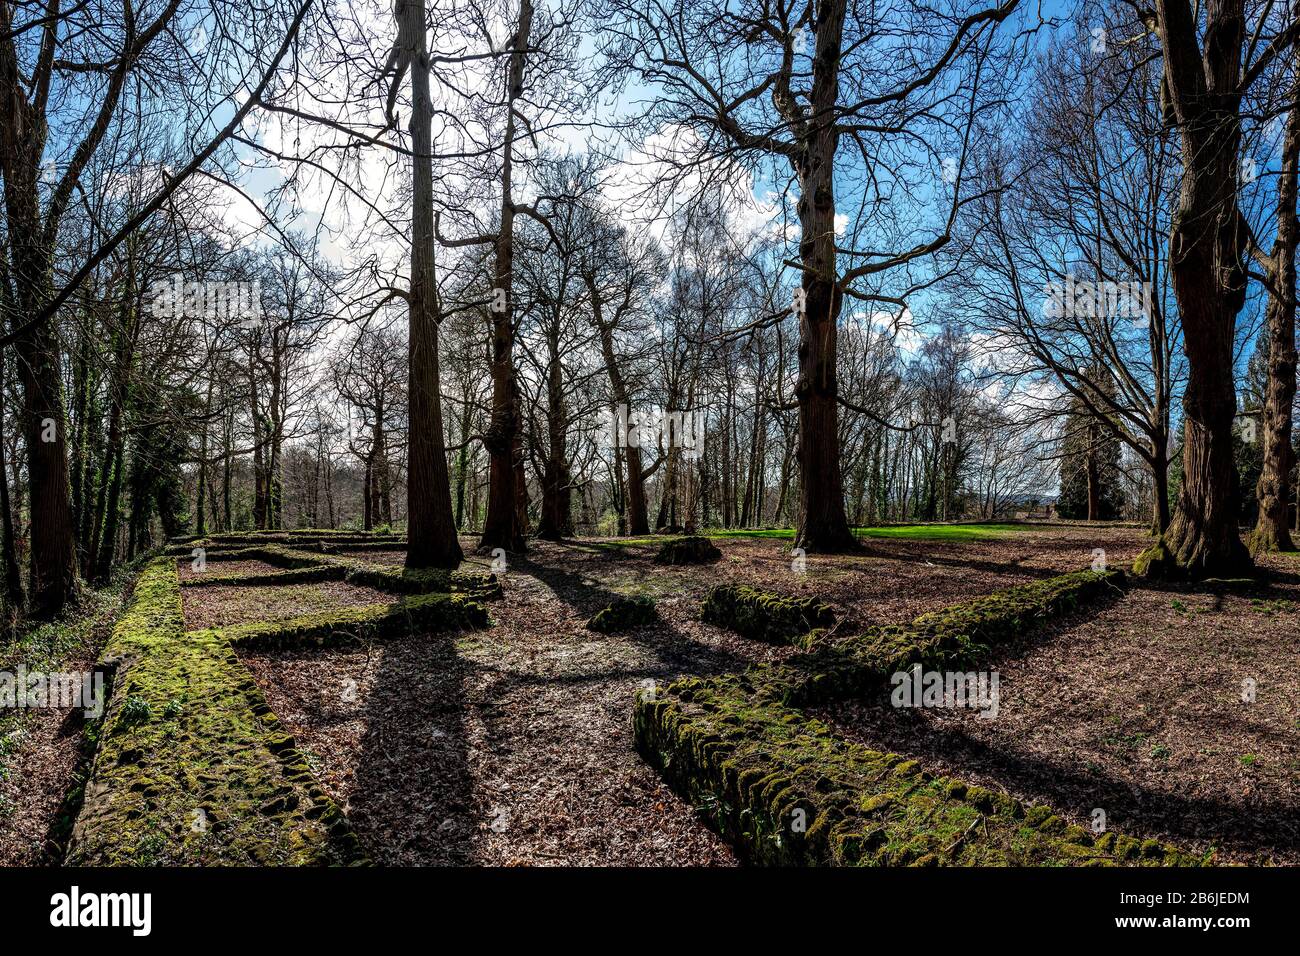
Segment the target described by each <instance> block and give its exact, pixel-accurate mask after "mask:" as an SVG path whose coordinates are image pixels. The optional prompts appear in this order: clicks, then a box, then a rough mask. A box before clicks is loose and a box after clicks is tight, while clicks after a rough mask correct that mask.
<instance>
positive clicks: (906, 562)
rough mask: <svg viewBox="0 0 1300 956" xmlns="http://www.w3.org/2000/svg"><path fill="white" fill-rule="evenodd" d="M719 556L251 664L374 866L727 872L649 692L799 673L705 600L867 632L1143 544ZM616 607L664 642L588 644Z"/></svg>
mask: <svg viewBox="0 0 1300 956" xmlns="http://www.w3.org/2000/svg"><path fill="white" fill-rule="evenodd" d="M465 544H466V545H467V546H469V545H471V544H472V542H470V541H468V540H467V541H466V542H465ZM718 544H719V545H720V547H721V548H722V551H723V555H724V557H723V560H722V562H720V563H719V564H717V565H715V566H712V567H707V568H695V567H692V568H665V567H660V566H657V565H655V564H653V563H652V562H651V560H650V559H651V556H652V555H653V553H654V550H655V544H654V543H653V542H648V543H645V544H632V545H629V544H626V543H624V542H598V541H597V542H592V541H582V542H566V543H562V544H549V543H545V542H535V543H533V544H532V545H531V546H530V551H529V554H528V556H527V558H526V559H522V560H516V561H514V562H513V563H512V564H511V566H510V568H509V570H508V572H507V574H506V577H505V598H504V600H502V601H500V602H496V603H494V604H493V605H492V606H491V613H492V616H493V619H494V621H495V626H494V627H492V628H491V629H489V630H486V631H482V632H477V633H474V634H468V635H462V636H459V637H451V636H435V637H415V638H408V639H406V640H402V641H390V642H386V643H384V644H383V645H381V646H376V647H373V648H371V649H370V650H368V651H366V650H354V651H326V652H321V651H306V652H282V653H262V654H256V655H246V656H245V658H244V659H245V661H246V663H247V664H248V665H249V666H250V668H251V669H252V670H253V673H254V674H255V676H256V677H257V679H258V682H259V684H260V685H261V686H262V687H263V688H264V690H265V692H266V694H267V696H268V698H269V700H270V703H271V706H272V708H273V709H274V710H275V712H276V713H277V714H278V715H279V716H280V718H281V719H282V720H284V721H285V722H286V723H287V724H288V725H289V727H290V728H291V729H292V731H293V733H294V734H295V737H296V738H297V740H298V742H299V744H300V745H301V746H302V747H303V748H304V749H305V750H306V751H307V752H308V753H309V755H310V756H309V760H310V761H311V762H312V763H313V765H314V769H315V770H316V771H317V773H318V775H319V777H320V779H321V782H322V784H323V785H324V786H325V788H326V789H327V790H329V791H330V792H331V794H332V795H334V796H335V797H336V798H337V799H339V800H340V802H341V803H342V804H343V805H344V806H345V809H346V811H347V813H348V814H349V817H350V818H351V820H352V822H353V825H354V827H355V829H356V830H357V832H358V834H359V835H360V837H361V839H362V841H363V843H364V844H365V846H366V848H367V850H368V852H369V853H370V855H371V856H372V857H373V858H374V859H375V860H377V861H379V862H383V863H392V864H448V863H452V864H471V863H477V864H495V865H501V864H527V865H545V864H570V865H572V864H607V865H706V864H707V865H720V864H733V863H734V862H735V860H734V857H733V855H732V853H731V851H730V849H729V848H728V847H727V846H726V845H725V844H724V843H723V842H722V841H721V840H719V839H718V838H717V837H715V836H714V835H713V834H712V833H711V832H710V831H709V830H708V829H706V828H705V827H704V826H703V825H701V824H700V823H699V822H698V820H697V818H696V816H695V813H694V812H693V811H692V810H691V808H690V807H688V806H687V805H685V804H684V803H682V801H680V800H679V799H678V798H677V797H675V796H674V795H673V794H672V793H671V792H670V791H668V790H667V788H666V787H665V786H664V785H663V784H662V783H661V782H660V780H659V778H658V776H657V775H656V774H655V773H654V772H653V771H651V770H650V769H649V768H648V767H647V766H646V765H645V764H644V763H643V762H642V761H641V759H640V758H639V757H638V756H637V755H636V753H635V752H634V750H633V748H632V737H631V721H630V714H631V699H632V694H633V692H634V690H635V689H636V687H638V686H639V685H640V684H641V683H642V682H644V681H647V680H656V681H660V682H662V681H667V680H671V679H673V678H675V677H677V676H680V675H684V674H704V673H710V672H718V671H728V670H737V669H740V668H743V667H745V666H746V665H748V664H750V663H753V662H756V661H760V660H768V659H773V658H778V657H781V656H783V655H785V654H788V653H791V651H790V650H788V649H784V648H774V647H770V646H768V645H765V644H761V643H757V642H753V641H749V640H746V639H744V638H741V637H738V636H736V635H734V634H731V633H730V632H728V631H724V630H721V629H718V628H715V627H712V626H710V625H707V624H702V623H700V622H699V621H698V620H697V618H698V612H699V605H700V602H701V601H702V600H703V598H704V595H705V594H706V592H707V591H708V589H709V588H710V587H712V586H713V585H715V584H717V583H719V582H721V581H725V580H737V581H746V582H750V583H754V584H758V585H761V586H765V587H769V588H772V589H774V590H779V591H783V592H786V593H803V594H817V595H819V596H821V597H822V598H823V599H825V600H828V601H831V602H832V603H834V604H836V605H838V606H839V608H840V609H841V611H842V613H843V615H844V616H845V617H846V618H848V621H847V622H846V625H845V626H852V627H860V626H865V625H868V624H873V623H888V622H903V621H909V620H911V619H912V618H913V617H915V616H916V615H918V614H920V613H922V612H924V611H926V610H929V609H933V608H938V607H942V606H945V605H947V604H951V603H954V602H957V601H960V600H963V599H965V598H969V597H973V596H977V595H981V594H986V593H988V592H990V591H993V590H996V589H998V588H1001V587H1007V586H1010V585H1012V584H1016V583H1020V582H1025V581H1029V580H1033V579H1036V578H1041V577H1046V576H1050V575H1052V574H1055V573H1060V572H1062V571H1067V570H1076V569H1078V568H1082V567H1087V566H1089V565H1090V564H1091V563H1092V561H1093V557H1094V556H1093V549H1094V548H1099V547H1100V548H1105V549H1106V551H1107V558H1108V560H1109V561H1111V562H1116V563H1117V562H1122V561H1125V560H1131V559H1132V557H1133V556H1135V555H1136V553H1137V552H1138V550H1139V549H1140V546H1141V544H1142V539H1141V536H1140V532H1138V531H1136V530H1134V529H1113V528H1107V529H1095V528H1043V529H1033V530H1030V531H1026V532H1023V533H1016V534H1013V535H999V536H996V537H994V538H991V539H989V540H979V541H959V542H952V541H914V540H872V541H870V542H869V545H868V549H867V551H866V552H865V553H864V554H863V555H861V556H858V557H835V558H822V557H810V558H809V559H808V568H807V573H806V574H798V573H795V572H794V571H793V570H792V569H791V559H790V556H789V554H788V550H787V549H788V547H789V543H788V542H783V541H780V540H773V539H771V538H766V537H755V538H752V539H746V538H730V539H726V540H720V541H718ZM365 558H366V560H372V561H376V562H382V563H394V562H397V561H400V558H401V555H400V552H396V551H395V552H391V553H385V552H373V553H368V554H366V555H365ZM205 590H210V589H205ZM188 593H190V592H187V594H188ZM619 594H646V595H649V596H652V597H654V598H655V599H656V600H657V601H658V608H659V614H660V618H661V620H660V622H659V623H657V624H655V625H654V626H650V627H644V628H639V629H637V630H635V631H633V632H630V633H628V634H622V635H601V634H595V633H592V632H589V631H586V630H585V629H584V624H585V622H586V621H587V619H588V618H589V617H590V615H591V614H593V613H594V612H595V611H597V610H599V609H600V608H601V607H603V606H605V605H606V604H608V603H609V602H610V601H611V600H612V599H613V597H614V596H616V595H619Z"/></svg>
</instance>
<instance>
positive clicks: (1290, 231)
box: [1250, 58, 1300, 554]
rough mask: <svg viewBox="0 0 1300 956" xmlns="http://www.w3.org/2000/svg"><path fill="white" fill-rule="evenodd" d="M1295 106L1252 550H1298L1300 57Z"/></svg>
mask: <svg viewBox="0 0 1300 956" xmlns="http://www.w3.org/2000/svg"><path fill="white" fill-rule="evenodd" d="M1293 70H1294V78H1293V80H1292V96H1291V112H1290V115H1288V116H1287V122H1286V132H1285V134H1284V136H1283V140H1282V169H1281V172H1280V174H1279V176H1278V183H1277V238H1276V240H1275V242H1274V244H1273V250H1272V254H1271V255H1270V256H1269V257H1268V261H1267V263H1266V265H1265V273H1266V275H1265V278H1266V279H1267V280H1268V281H1267V283H1266V287H1267V288H1268V289H1269V298H1268V306H1267V309H1266V325H1267V329H1268V383H1267V385H1266V387H1265V394H1264V407H1263V422H1262V425H1263V432H1264V435H1263V438H1264V449H1263V450H1264V462H1263V471H1261V473H1260V476H1259V482H1258V483H1257V484H1256V486H1255V495H1256V497H1257V498H1258V499H1259V519H1258V521H1257V522H1256V524H1255V530H1254V532H1252V534H1251V536H1250V551H1251V553H1252V554H1260V553H1263V552H1266V551H1293V550H1295V548H1294V545H1293V544H1292V542H1291V531H1290V524H1291V523H1290V521H1289V520H1288V519H1289V518H1290V513H1289V512H1290V497H1291V494H1290V492H1291V487H1290V486H1291V470H1292V469H1293V468H1294V467H1295V449H1293V448H1292V446H1291V409H1292V406H1293V404H1294V402H1295V393H1296V347H1295V308H1296V301H1295V297H1296V265H1295V257H1296V246H1297V242H1298V241H1300V220H1297V218H1296V167H1297V160H1300V58H1296V65H1295V66H1294V67H1293Z"/></svg>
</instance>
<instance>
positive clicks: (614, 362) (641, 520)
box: [584, 274, 650, 537]
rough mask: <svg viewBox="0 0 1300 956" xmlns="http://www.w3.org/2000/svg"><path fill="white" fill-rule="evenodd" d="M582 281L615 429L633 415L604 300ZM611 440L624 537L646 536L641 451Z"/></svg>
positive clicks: (590, 283)
mask: <svg viewBox="0 0 1300 956" xmlns="http://www.w3.org/2000/svg"><path fill="white" fill-rule="evenodd" d="M584 281H585V282H586V285H587V294H588V300H589V302H590V305H591V310H592V319H593V321H594V322H595V324H596V328H597V329H598V330H599V331H600V354H601V357H602V358H603V359H604V362H605V374H606V375H607V376H608V377H609V390H610V394H611V395H612V396H613V398H614V422H615V424H616V425H617V424H618V423H619V422H620V421H621V420H622V419H621V418H620V416H629V417H630V416H631V415H633V414H634V412H633V410H632V406H631V399H630V398H629V396H628V389H627V382H626V380H625V379H624V378H623V371H622V369H620V368H619V365H618V355H617V353H616V352H615V351H614V321H613V320H612V319H611V320H609V321H606V319H605V315H604V300H603V299H602V298H601V296H600V290H599V287H598V286H597V285H596V282H595V278H594V276H592V275H590V274H588V275H586V276H584ZM615 437H616V443H617V445H618V447H619V449H620V450H621V451H622V454H623V460H624V463H625V466H626V468H627V479H626V481H625V482H624V489H625V492H626V495H627V505H626V512H627V533H628V534H630V535H632V536H634V537H635V536H638V535H643V534H649V533H650V509H649V507H648V506H647V504H646V494H645V474H644V470H645V469H644V466H643V464H642V460H641V447H640V445H639V444H637V445H630V444H628V443H627V441H626V438H627V436H626V434H624V435H617V436H615Z"/></svg>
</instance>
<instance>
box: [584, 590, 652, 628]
mask: <svg viewBox="0 0 1300 956" xmlns="http://www.w3.org/2000/svg"><path fill="white" fill-rule="evenodd" d="M658 619H659V614H658V612H656V611H655V602H654V601H652V600H651V599H650V598H644V597H638V598H616V599H615V600H614V601H613V602H612V603H610V604H607V605H606V606H605V607H603V608H601V609H600V610H599V611H597V612H596V613H595V614H593V615H592V617H591V620H589V621H588V622H587V629H588V630H590V631H597V632H599V633H601V634H617V633H619V632H622V631H630V630H632V629H633V628H636V627H645V626H647V625H649V624H654V623H655V622H656V621H657V620H658Z"/></svg>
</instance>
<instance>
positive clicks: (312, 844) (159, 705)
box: [67, 557, 362, 866]
mask: <svg viewBox="0 0 1300 956" xmlns="http://www.w3.org/2000/svg"><path fill="white" fill-rule="evenodd" d="M101 667H103V668H104V669H105V671H106V672H108V674H109V675H110V676H111V688H112V689H111V695H110V698H109V703H108V707H107V709H106V711H105V714H104V717H103V721H102V725H101V727H100V728H99V732H98V743H97V747H96V751H95V755H94V759H93V762H92V764H91V769H90V775H89V780H88V782H87V784H86V787H85V794H84V802H83V804H82V807H81V811H80V813H79V815H78V817H77V820H76V822H75V824H74V825H73V828H72V836H71V840H70V842H69V847H68V855H67V862H68V863H69V864H71V865H135V866H141V865H195V864H202V865H208V864H236V865H245V866H248V865H275V864H319V863H353V862H359V861H361V859H362V855H361V851H360V848H359V846H358V844H357V841H356V838H355V836H354V835H353V834H352V833H351V830H350V828H349V827H348V824H347V820H346V819H345V818H344V816H343V814H342V813H341V812H340V811H339V809H338V807H337V806H336V805H335V804H334V802H333V801H332V800H330V798H329V797H328V796H327V795H326V794H325V793H324V792H323V791H321V789H320V787H319V786H318V785H317V783H316V781H315V780H314V778H313V777H312V775H311V773H310V771H309V770H308V768H307V765H306V762H305V761H304V760H303V758H302V756H301V754H299V752H298V751H297V750H296V748H295V747H294V744H293V740H292V738H291V737H289V736H288V735H287V734H286V733H285V732H284V729H283V727H282V726H281V725H280V724H279V721H278V720H276V718H275V715H274V714H272V713H271V710H270V708H269V707H268V706H267V704H266V700H265V698H264V697H263V696H262V694H261V692H260V691H259V690H258V688H257V686H256V685H255V684H254V682H253V679H252V677H251V676H250V675H249V673H248V671H247V670H246V669H245V668H244V666H243V665H242V664H240V662H239V660H238V659H237V658H236V657H235V654H234V652H233V650H232V649H231V647H230V645H229V644H228V643H227V642H226V641H224V640H222V639H221V638H220V637H219V636H217V635H214V634H211V633H202V634H185V633H184V619H183V617H182V614H181V598H180V582H179V580H178V579H177V576H176V565H175V562H174V561H173V560H172V559H171V558H167V557H162V558H158V559H155V560H154V561H151V562H150V563H149V564H148V565H146V566H145V568H144V570H143V571H142V572H141V574H140V577H139V579H138V581H137V583H136V588H135V592H134V594H133V596H132V599H131V603H130V605H129V607H128V609H127V612H126V613H125V614H124V615H123V616H122V618H121V619H120V620H119V621H118V624H117V626H116V627H115V628H114V631H113V634H112V636H111V638H110V640H109V642H108V645H107V647H106V648H105V651H104V654H103V657H102V658H101ZM179 702H184V703H183V705H179V706H178V704H179Z"/></svg>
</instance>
